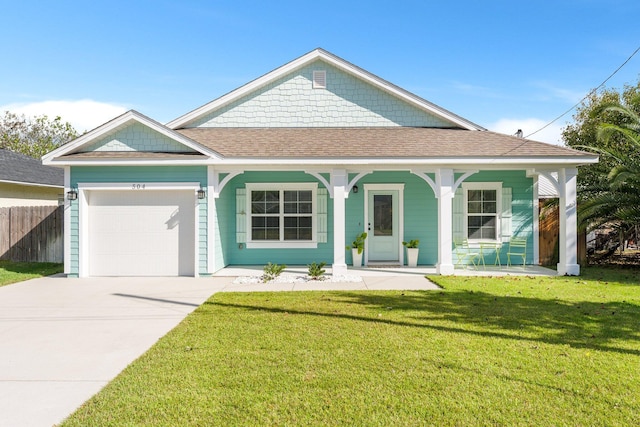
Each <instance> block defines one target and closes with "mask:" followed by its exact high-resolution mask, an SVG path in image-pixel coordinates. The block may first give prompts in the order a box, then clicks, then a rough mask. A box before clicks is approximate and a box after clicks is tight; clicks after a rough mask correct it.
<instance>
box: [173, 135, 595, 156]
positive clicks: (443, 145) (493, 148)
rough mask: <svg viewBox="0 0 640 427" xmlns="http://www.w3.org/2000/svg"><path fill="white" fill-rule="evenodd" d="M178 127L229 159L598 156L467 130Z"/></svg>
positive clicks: (193, 138) (511, 137)
mask: <svg viewBox="0 0 640 427" xmlns="http://www.w3.org/2000/svg"><path fill="white" fill-rule="evenodd" d="M177 131H178V132H179V133H181V134H183V135H185V136H187V137H189V138H191V139H192V140H194V141H196V142H198V143H200V144H202V145H204V146H206V147H208V148H210V149H212V150H214V151H216V152H218V153H220V154H221V155H222V156H223V157H226V158H388V159H394V158H420V159H425V158H465V157H466V158H495V157H502V158H532V157H541V158H544V157H566V158H574V159H580V158H584V159H588V158H592V157H594V155H593V154H591V153H586V152H583V151H578V150H573V149H570V148H565V147H560V146H557V145H551V144H546V143H543V142H537V141H532V140H527V139H522V138H517V137H514V136H509V135H504V134H500V133H496V132H490V131H470V130H463V129H441V128H413V127H377V128H373V127H361V128H202V127H201V128H184V129H177Z"/></svg>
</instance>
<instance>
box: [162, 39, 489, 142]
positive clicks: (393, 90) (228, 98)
mask: <svg viewBox="0 0 640 427" xmlns="http://www.w3.org/2000/svg"><path fill="white" fill-rule="evenodd" d="M318 59H320V60H322V61H324V62H326V63H328V64H330V65H332V66H334V67H336V68H338V69H339V70H341V71H344V72H346V73H348V74H351V75H352V76H354V77H356V78H358V79H360V80H364V81H365V82H367V83H369V84H371V85H373V86H374V87H376V88H378V89H380V90H383V91H385V92H387V93H389V94H391V95H393V96H395V97H397V98H400V99H401V100H403V101H404V102H407V103H409V104H411V105H413V106H414V107H417V108H419V109H421V110H423V111H426V112H428V113H430V114H433V115H435V116H438V117H440V118H442V119H443V120H446V121H448V122H451V123H454V124H456V125H458V126H461V127H463V128H465V129H468V130H484V128H482V127H481V126H479V125H477V124H475V123H472V122H470V121H468V120H466V119H464V118H462V117H460V116H458V115H456V114H454V113H452V112H450V111H447V110H445V109H444V108H442V107H439V106H437V105H435V104H433V103H431V102H429V101H427V100H425V99H422V98H420V97H419V96H417V95H414V94H412V93H410V92H408V91H406V90H404V89H402V88H400V87H398V86H396V85H394V84H392V83H389V82H388V81H386V80H383V79H381V78H380V77H378V76H376V75H374V74H371V73H369V72H368V71H366V70H363V69H362V68H360V67H357V66H355V65H353V64H351V63H349V62H347V61H345V60H344V59H342V58H339V57H337V56H335V55H333V54H331V53H329V52H327V51H325V50H323V49H315V50H313V51H311V52H309V53H307V54H305V55H303V56H301V57H299V58H297V59H294V60H293V61H291V62H289V63H287V64H285V65H283V66H281V67H278V68H276V69H275V70H273V71H271V72H269V73H267V74H265V75H263V76H262V77H259V78H257V79H255V80H253V81H252V82H249V83H247V84H245V85H244V86H241V87H239V88H238V89H236V90H234V91H232V92H230V93H228V94H226V95H223V96H221V97H220V98H218V99H215V100H213V101H211V102H209V103H207V104H205V105H203V106H201V107H199V108H196V109H195V110H193V111H191V112H189V113H187V114H184V115H182V116H180V117H178V118H176V119H174V120H172V121H170V122H169V123H167V124H166V126H167V127H169V128H172V129H176V128H180V127H185V126H186V125H188V124H189V123H190V122H193V121H195V120H197V119H199V118H201V117H202V116H204V115H206V114H209V113H211V112H213V111H215V110H217V109H219V108H221V107H223V106H225V105H227V104H229V103H231V102H233V101H236V100H238V99H240V98H242V97H243V96H244V95H246V94H248V93H250V92H252V91H254V90H256V89H259V88H261V87H263V86H265V85H267V84H269V83H271V82H273V81H275V80H277V79H279V78H281V77H283V76H285V75H287V74H289V73H291V72H293V71H295V70H297V69H300V68H302V67H304V66H306V65H308V64H310V63H311V62H313V61H316V60H318Z"/></svg>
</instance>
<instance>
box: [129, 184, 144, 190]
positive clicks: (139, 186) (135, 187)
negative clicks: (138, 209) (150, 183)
mask: <svg viewBox="0 0 640 427" xmlns="http://www.w3.org/2000/svg"><path fill="white" fill-rule="evenodd" d="M131 189H132V190H144V184H131Z"/></svg>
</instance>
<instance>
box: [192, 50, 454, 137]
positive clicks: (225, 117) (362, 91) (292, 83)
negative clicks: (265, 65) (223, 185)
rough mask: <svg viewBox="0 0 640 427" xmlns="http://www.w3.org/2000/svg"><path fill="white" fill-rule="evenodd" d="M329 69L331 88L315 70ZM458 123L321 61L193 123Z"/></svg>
mask: <svg viewBox="0 0 640 427" xmlns="http://www.w3.org/2000/svg"><path fill="white" fill-rule="evenodd" d="M314 71H325V72H326V88H314V87H313V72H314ZM361 126H376V127H380V126H411V127H436V128H449V127H454V126H455V125H454V124H453V123H450V122H448V121H446V120H444V119H442V118H440V117H437V116H435V115H433V114H429V113H427V112H425V111H424V110H421V109H419V108H416V107H415V106H412V105H409V104H408V103H407V102H405V101H403V100H401V99H399V98H397V97H396V96H393V95H391V94H389V93H386V92H385V91H383V90H381V89H379V88H376V87H374V86H373V85H371V84H369V83H367V82H365V81H363V80H362V79H358V78H356V77H354V76H352V75H350V74H348V73H346V72H344V71H342V70H339V69H338V68H336V67H335V66H333V65H330V64H328V63H326V62H324V61H322V60H316V61H314V62H312V63H310V64H309V65H307V66H304V67H302V68H300V69H298V70H295V71H293V72H291V73H289V74H287V75H285V76H283V77H281V78H279V79H277V80H275V81H273V82H271V83H269V84H267V85H265V86H264V87H262V88H260V89H257V90H255V91H253V92H251V93H249V94H247V95H245V96H243V97H241V98H240V99H238V100H236V101H234V102H231V103H230V104H228V105H225V106H223V107H220V108H219V109H216V110H215V111H213V112H211V113H209V114H207V115H205V116H203V117H202V118H200V119H198V120H197V121H194V122H193V123H191V124H190V126H189V127H361Z"/></svg>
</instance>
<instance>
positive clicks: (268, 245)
mask: <svg viewBox="0 0 640 427" xmlns="http://www.w3.org/2000/svg"><path fill="white" fill-rule="evenodd" d="M317 247H318V242H309V241H306V242H247V243H246V248H247V249H316V248H317Z"/></svg>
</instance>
